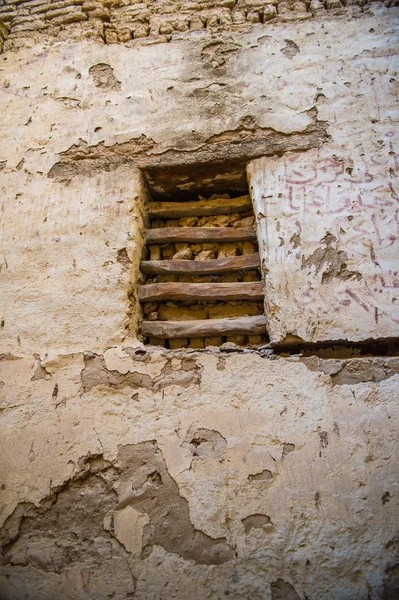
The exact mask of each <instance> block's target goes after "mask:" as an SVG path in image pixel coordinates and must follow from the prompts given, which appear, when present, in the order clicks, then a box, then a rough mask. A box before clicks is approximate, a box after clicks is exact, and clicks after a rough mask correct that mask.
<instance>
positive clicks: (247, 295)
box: [139, 281, 263, 302]
mask: <svg viewBox="0 0 399 600" xmlns="http://www.w3.org/2000/svg"><path fill="white" fill-rule="evenodd" d="M139 298H140V301H141V302H149V301H160V300H199V301H201V300H203V301H206V300H262V299H263V283H262V282H260V281H251V282H243V283H149V284H148V285H140V286H139Z"/></svg>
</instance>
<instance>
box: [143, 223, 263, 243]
mask: <svg viewBox="0 0 399 600" xmlns="http://www.w3.org/2000/svg"><path fill="white" fill-rule="evenodd" d="M146 237H147V244H167V243H173V242H196V243H201V242H222V243H223V242H244V241H250V242H255V241H256V233H255V229H254V228H253V227H241V228H240V227H237V229H234V227H157V228H156V229H147V234H146Z"/></svg>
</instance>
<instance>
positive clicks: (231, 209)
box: [149, 196, 252, 219]
mask: <svg viewBox="0 0 399 600" xmlns="http://www.w3.org/2000/svg"><path fill="white" fill-rule="evenodd" d="M249 210H252V202H251V198H250V197H249V196H240V197H239V198H214V199H213V200H197V201H195V202H150V208H149V214H150V216H151V217H158V218H160V219H180V218H181V217H208V216H213V215H232V214H234V213H242V212H247V211H249Z"/></svg>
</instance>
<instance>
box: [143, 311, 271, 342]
mask: <svg viewBox="0 0 399 600" xmlns="http://www.w3.org/2000/svg"><path fill="white" fill-rule="evenodd" d="M141 333H142V334H143V335H144V336H146V337H150V336H151V337H159V338H195V337H203V336H209V335H259V334H262V333H266V319H265V317H264V315H258V316H256V317H238V318H234V319H233V318H231V319H199V320H194V321H143V322H142V324H141Z"/></svg>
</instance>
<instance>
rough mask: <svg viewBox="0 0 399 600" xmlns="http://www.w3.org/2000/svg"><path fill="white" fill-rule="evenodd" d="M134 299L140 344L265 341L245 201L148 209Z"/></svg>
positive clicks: (226, 197)
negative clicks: (139, 281) (139, 317)
mask: <svg viewBox="0 0 399 600" xmlns="http://www.w3.org/2000/svg"><path fill="white" fill-rule="evenodd" d="M141 273H142V285H140V286H139V290H138V293H139V299H140V302H141V304H142V310H143V321H142V324H141V334H142V335H143V337H144V340H145V343H149V344H151V345H157V346H163V347H166V348H170V349H177V348H184V347H188V348H204V347H206V346H220V345H222V344H223V343H225V342H233V343H234V344H236V345H239V346H259V345H262V344H264V343H265V342H267V341H268V337H267V332H266V320H265V317H264V305H263V300H264V298H263V282H262V279H261V274H260V259H259V253H258V243H257V238H256V231H255V216H254V212H253V206H252V201H251V198H250V196H249V194H248V193H247V194H244V195H242V194H241V195H240V196H235V197H231V194H227V193H226V194H221V193H217V194H213V195H211V196H210V197H209V198H204V197H202V196H201V195H199V196H198V199H197V200H189V201H170V199H169V198H168V199H167V200H159V195H158V197H157V201H156V202H154V201H151V202H150V203H149V210H148V229H147V231H146V247H145V250H144V260H142V261H141Z"/></svg>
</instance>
